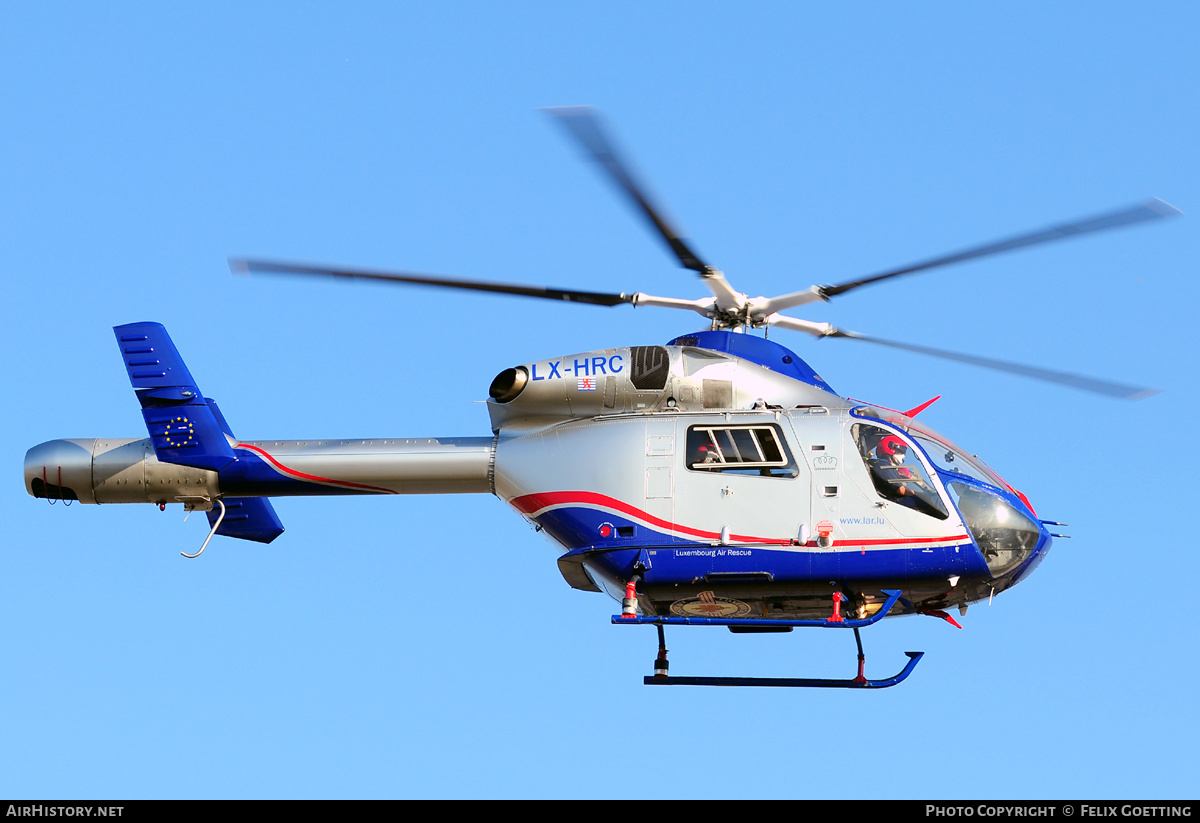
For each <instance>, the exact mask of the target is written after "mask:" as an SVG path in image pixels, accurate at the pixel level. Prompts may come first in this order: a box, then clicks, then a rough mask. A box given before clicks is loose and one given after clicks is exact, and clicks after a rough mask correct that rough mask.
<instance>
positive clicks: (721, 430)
mask: <svg viewBox="0 0 1200 823" xmlns="http://www.w3.org/2000/svg"><path fill="white" fill-rule="evenodd" d="M687 467H688V468H689V469H691V470H692V471H701V472H734V473H736V474H750V475H758V476H762V477H795V476H796V475H797V473H798V472H797V470H796V463H795V461H794V460H792V456H791V454H790V453H789V452H788V450H787V445H786V444H785V443H784V441H783V436H782V433H781V432H780V431H779V427H778V426H769V425H768V426H692V427H691V428H690V429H688V435H687Z"/></svg>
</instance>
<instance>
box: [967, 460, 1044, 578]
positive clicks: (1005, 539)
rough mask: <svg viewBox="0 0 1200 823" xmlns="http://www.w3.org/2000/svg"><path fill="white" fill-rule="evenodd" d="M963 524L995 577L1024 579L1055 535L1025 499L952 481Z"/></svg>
mask: <svg viewBox="0 0 1200 823" xmlns="http://www.w3.org/2000/svg"><path fill="white" fill-rule="evenodd" d="M949 485H950V490H951V493H952V495H953V496H954V498H955V503H956V504H957V506H958V511H959V513H960V514H961V515H962V519H963V523H964V524H965V525H966V527H967V530H968V531H969V532H970V533H971V538H972V539H973V540H974V541H975V545H976V547H977V548H978V549H979V552H980V554H982V555H983V559H984V562H985V563H987V568H988V572H989V573H990V574H991V576H992V579H993V580H1000V579H1007V578H1012V579H1013V582H1016V581H1017V580H1020V579H1022V578H1024V577H1025V576H1026V575H1028V574H1029V573H1030V572H1032V571H1033V569H1034V568H1036V567H1037V565H1038V564H1039V563H1041V561H1042V558H1044V557H1045V555H1046V552H1047V551H1048V550H1049V548H1050V543H1051V542H1052V535H1051V534H1050V532H1049V531H1048V530H1047V529H1046V526H1045V524H1044V523H1042V522H1041V521H1040V520H1038V519H1037V517H1036V516H1035V515H1034V514H1033V509H1032V508H1031V507H1030V506H1029V505H1028V502H1027V501H1026V500H1025V499H1024V498H1023V497H1021V498H1019V499H1018V498H1016V497H1012V496H1009V495H1006V494H1005V493H1004V492H1003V491H1001V490H1000V489H998V488H990V487H984V486H977V485H973V484H967V483H963V482H951V483H950V484H949Z"/></svg>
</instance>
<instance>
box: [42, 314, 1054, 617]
mask: <svg viewBox="0 0 1200 823" xmlns="http://www.w3.org/2000/svg"><path fill="white" fill-rule="evenodd" d="M490 393H491V399H490V400H489V410H490V413H491V420H492V429H493V432H492V436H491V437H468V438H387V439H382V438H358V439H353V438H346V439H323V440H308V441H239V440H236V439H235V438H233V437H232V435H231V434H229V433H228V431H227V426H226V427H225V428H226V435H225V436H226V438H227V440H228V443H229V446H230V447H232V454H233V455H234V458H233V459H232V462H229V463H227V464H226V465H221V466H219V467H217V468H199V467H196V466H187V465H181V464H179V463H173V462H167V461H163V460H160V459H159V457H160V456H169V457H170V459H172V460H175V459H181V458H177V457H175V455H176V454H177V453H178V452H179V448H178V444H179V442H180V438H181V436H183V435H181V431H182V428H181V425H180V424H179V423H172V424H170V425H168V426H167V427H166V428H165V430H164V433H161V434H157V436H158V437H159V439H165V438H174V441H173V442H172V445H173V447H174V448H175V449H176V451H174V452H170V453H164V451H163V449H164V447H163V446H162V445H161V444H159V443H157V441H156V440H155V439H154V438H153V437H152V438H150V439H142V440H127V439H126V440H113V439H104V438H97V439H92V440H58V441H51V442H49V443H44V444H42V445H40V446H37V447H35V448H33V449H31V450H30V451H29V453H28V455H27V457H26V465H25V481H26V487H27V489H28V491H29V492H30V494H33V495H34V496H37V497H49V498H51V499H54V498H55V497H61V498H64V499H77V500H81V501H83V502H89V503H90V502H95V503H109V502H148V503H158V504H168V503H184V504H185V505H191V506H194V507H199V508H210V507H211V504H212V502H213V501H216V500H225V501H230V500H237V499H251V498H265V497H274V496H295V495H326V494H418V493H430V494H433V493H488V492H490V493H493V494H495V495H496V496H497V497H499V498H500V499H501V500H502V501H504V502H505V503H507V504H508V505H510V506H511V507H512V508H513V509H514V510H515V511H517V512H518V513H519V514H520V515H521V516H522V517H525V518H526V519H527V520H529V521H530V522H531V523H534V524H535V525H536V526H537V527H539V529H540V530H541V531H542V532H543V533H544V534H545V536H546V537H548V538H549V539H550V540H551V541H553V542H554V543H555V544H556V546H557V547H558V549H559V555H560V557H559V561H558V564H559V568H560V570H561V571H562V573H563V576H564V578H565V579H566V580H567V582H568V583H569V584H570V585H572V586H573V587H575V588H578V589H584V590H591V591H605V592H607V593H608V594H610V595H611V596H613V597H614V598H616V599H618V600H620V599H621V598H622V597H623V596H624V595H625V586H626V583H627V582H628V581H629V580H630V579H631V578H633V577H636V578H637V579H638V585H637V595H638V603H639V608H640V610H641V611H642V612H643V613H644V614H648V615H675V616H710V617H723V618H737V617H746V618H756V619H762V618H767V619H771V618H778V619H781V620H786V619H793V620H795V619H807V618H812V617H820V616H822V615H825V614H828V612H829V608H830V596H831V595H832V594H834V593H838V592H840V593H841V594H842V595H844V596H845V597H846V599H847V600H848V601H849V602H848V608H849V609H850V610H851V612H852V613H857V614H859V615H862V616H866V615H869V614H870V613H872V612H873V610H874V609H877V608H878V605H879V604H880V603H881V602H882V601H883V599H884V597H883V595H882V593H881V592H882V591H883V590H884V589H901V590H903V592H904V597H903V598H902V601H901V607H900V608H898V609H896V610H895V611H896V612H901V613H903V612H908V613H911V612H920V611H938V610H942V609H945V608H948V607H951V606H959V607H964V606H966V605H967V604H968V603H970V602H973V601H976V600H979V599H981V598H986V597H990V596H991V595H993V594H994V593H996V592H1000V591H1003V590H1004V589H1006V588H1008V587H1010V586H1012V585H1013V584H1014V583H1016V582H1017V581H1019V580H1020V579H1022V578H1023V577H1024V576H1025V575H1027V574H1028V573H1029V572H1030V571H1031V570H1032V569H1033V568H1034V566H1036V565H1037V563H1038V562H1039V561H1040V560H1041V558H1042V557H1043V556H1044V555H1045V553H1046V551H1047V550H1048V548H1049V546H1050V542H1051V537H1050V535H1049V533H1048V532H1047V531H1046V529H1045V528H1044V526H1043V525H1042V524H1041V523H1040V522H1039V521H1038V519H1037V517H1036V516H1035V515H1034V513H1033V511H1032V510H1031V509H1030V507H1029V505H1028V503H1027V502H1025V501H1024V499H1023V498H1022V497H1021V496H1019V495H1018V494H1017V493H1015V492H1014V491H1013V490H1012V489H1011V488H1010V487H1009V486H1008V485H1007V484H1006V483H1005V482H1004V481H1003V480H1002V479H1001V478H1000V477H999V476H998V475H996V474H995V473H994V472H992V471H991V470H990V469H989V468H988V467H987V466H985V465H983V464H982V463H980V462H979V461H978V459H977V458H973V457H972V456H971V455H969V454H968V453H966V452H964V451H963V450H961V449H959V448H958V447H957V446H956V445H954V444H953V443H951V442H949V441H948V440H946V439H945V438H942V437H941V436H940V435H938V434H937V433H936V432H933V431H932V430H930V429H928V428H926V427H924V426H921V425H920V424H918V423H916V421H914V420H912V419H911V418H909V417H908V416H906V415H904V414H901V413H898V412H893V411H889V410H885V409H881V408H876V407H871V406H864V405H862V404H860V403H857V402H854V401H850V400H847V399H845V398H842V397H840V396H839V395H837V394H836V393H835V392H834V391H833V389H832V388H831V387H830V386H829V385H828V384H826V383H825V381H824V380H822V379H821V378H820V377H819V376H817V375H816V374H815V373H814V372H813V370H812V369H811V368H810V367H808V365H807V364H805V363H804V361H802V360H801V359H800V358H799V357H797V356H796V355H795V354H794V353H792V352H790V351H789V350H787V349H785V348H784V347H782V346H779V345H778V344H775V343H773V342H770V341H767V340H765V339H762V338H757V337H753V336H750V335H742V334H734V333H729V332H701V333H698V334H695V335H688V336H686V337H682V338H677V339H676V340H673V341H671V343H670V344H668V345H666V346H641V347H628V348H617V349H607V350H602V351H594V352H586V353H581V354H578V355H570V356H567V357H561V358H557V359H551V360H544V361H539V362H536V363H529V364H526V365H523V366H519V367H516V368H514V369H508V370H506V371H505V372H502V373H501V374H500V375H499V376H497V378H496V381H494V382H493V384H492V387H491V392H490ZM208 402H211V401H208ZM213 408H214V410H215V406H214V407H213ZM217 415H218V417H219V412H217ZM171 419H172V420H173V421H175V420H178V419H180V418H179V416H178V415H176V416H175V417H174V418H171ZM148 423H149V418H148ZM221 424H222V425H223V418H221ZM172 426H173V427H174V428H173V429H172ZM189 431H190V429H189ZM151 433H152V434H156V432H155V431H154V429H153V427H152V428H151ZM156 449H157V450H158V454H157V455H156ZM885 451H886V452H887V453H888V456H886V457H885V454H884V453H885ZM896 452H899V453H901V458H900V460H901V461H902V462H899V463H898V462H896V459H897V458H896V457H895V456H894V455H895V453H896ZM224 459H228V458H224ZM197 462H202V461H197ZM205 465H208V464H205ZM278 531H282V528H281V527H280V528H279V529H278ZM220 533H224V532H221V531H218V534H220ZM275 533H277V532H275ZM236 536H246V535H236ZM249 539H258V538H254V537H250V538H249ZM270 539H273V535H272V537H271V538H270Z"/></svg>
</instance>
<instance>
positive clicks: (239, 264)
mask: <svg viewBox="0 0 1200 823" xmlns="http://www.w3.org/2000/svg"><path fill="white" fill-rule="evenodd" d="M229 269H230V270H231V271H232V272H234V273H235V274H237V273H247V274H260V273H270V274H304V275H318V276H324V277H345V278H351V279H358V280H383V281H388V282H392V283H412V284H415V285H420V286H437V287H440V288H446V289H465V290H468V291H485V292H493V293H497V294H516V295H520V296H522V297H540V298H542V299H544V300H565V301H567V302H568V303H587V304H589V305H592V306H619V305H621V304H622V303H632V302H634V299H633V298H634V295H632V294H625V293H624V292H622V293H620V294H606V293H604V292H594V291H576V290H573V289H555V288H551V287H549V286H524V285H520V284H518V283H491V282H488V281H486V280H458V279H453V278H449V277H431V276H430V275H426V274H414V273H411V272H384V271H372V270H369V269H333V268H325V267H322V266H308V265H303V264H299V263H281V262H277V261H273V260H249V259H245V258H232V259H230V261H229Z"/></svg>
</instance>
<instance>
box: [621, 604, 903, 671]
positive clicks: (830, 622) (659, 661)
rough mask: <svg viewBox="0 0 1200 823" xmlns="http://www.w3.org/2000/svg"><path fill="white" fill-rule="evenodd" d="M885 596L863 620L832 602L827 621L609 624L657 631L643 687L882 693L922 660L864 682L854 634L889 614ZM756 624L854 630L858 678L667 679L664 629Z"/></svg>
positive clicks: (624, 618) (630, 619)
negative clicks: (848, 616)
mask: <svg viewBox="0 0 1200 823" xmlns="http://www.w3.org/2000/svg"><path fill="white" fill-rule="evenodd" d="M884 594H886V595H888V600H887V602H886V603H885V604H884V606H883V608H881V609H880V610H879V611H878V612H877V613H876V614H875V615H873V616H871V617H870V618H867V619H864V620H844V619H842V618H841V616H840V614H839V613H838V610H837V607H836V603H837V601H836V600H835V608H834V615H833V617H832V618H830V619H827V620H781V621H765V620H762V621H760V620H749V621H746V620H736V619H732V620H729V619H719V618H679V617H638V616H635V615H614V616H613V623H617V624H621V623H624V624H627V625H628V624H634V623H653V624H655V628H657V629H658V657H657V658H656V659H655V661H654V674H653V675H650V676H648V677H645V678H643V680H642V682H643V683H644V684H645V685H647V686H776V687H785V688H808V689H814V688H815V689H886V688H888V687H889V686H895V685H896V684H897V683H902V682H904V681H905V680H906V679H907V678H908V676H909V675H910V674H912V671H913V669H915V668H916V667H917V663H919V662H920V661H921V658H922V657H924V655H925V652H905V654H906V655H908V663H906V664H905V666H904V668H903V669H901V670H900V671H899V672H898V673H897V674H894V675H892V676H891V677H889V678H886V679H884V680H868V679H867V677H866V675H865V674H864V672H863V670H864V668H865V667H866V662H867V658H866V655H865V654H864V653H863V646H862V637H861V636H860V635H859V633H858V630H859V628H860V627H861V626H869V625H870V624H872V623H874V622H876V621H878V620H881V619H882V618H883V617H884V616H885V615H887V613H888V612H889V611H891V609H892V606H894V605H895V604H896V601H897V600H899V598H900V592H899V591H885V592H884ZM759 623H763V624H770V625H771V626H772V627H779V628H783V627H791V626H810V627H817V626H819V627H822V628H847V629H853V630H854V642H855V644H856V645H857V646H858V676H857V677H854V678H851V679H848V680H838V679H826V678H809V677H671V676H670V675H669V674H668V671H669V666H670V663H669V662H668V660H667V641H666V635H665V633H664V631H663V626H664V625H692V626H695V625H709V626H713V625H718V626H720V625H725V626H734V627H736V626H738V625H742V626H745V625H747V624H751V625H757V624H759Z"/></svg>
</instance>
